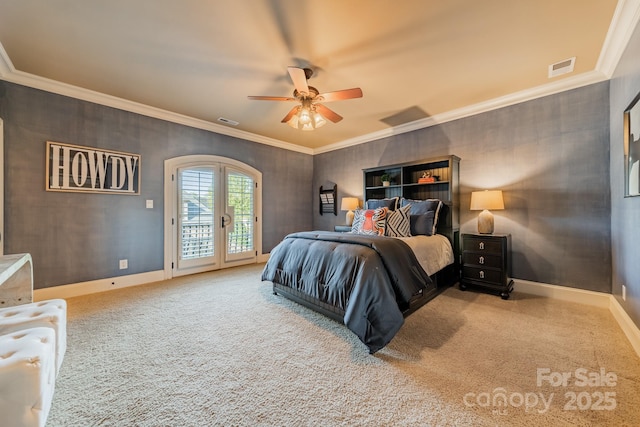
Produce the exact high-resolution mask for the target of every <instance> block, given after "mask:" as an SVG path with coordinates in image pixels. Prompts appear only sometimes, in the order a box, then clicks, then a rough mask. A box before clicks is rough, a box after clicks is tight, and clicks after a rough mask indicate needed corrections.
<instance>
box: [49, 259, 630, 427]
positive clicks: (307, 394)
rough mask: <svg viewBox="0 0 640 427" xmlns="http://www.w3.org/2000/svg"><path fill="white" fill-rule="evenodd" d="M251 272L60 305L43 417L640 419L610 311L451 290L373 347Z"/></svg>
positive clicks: (437, 422)
mask: <svg viewBox="0 0 640 427" xmlns="http://www.w3.org/2000/svg"><path fill="white" fill-rule="evenodd" d="M261 270H262V265H253V266H248V267H239V268H234V269H229V270H224V271H218V272H212V273H205V274H199V275H194V276H190V277H185V278H180V279H174V280H170V281H165V282H159V283H154V284H149V285H144V286H138V287H134V288H126V289H120V290H115V291H111V292H107V293H102V294H94V295H88V296H83V297H77V298H70V299H68V301H67V302H68V307H69V312H68V317H69V320H68V322H69V323H68V349H67V353H66V356H65V359H64V363H63V365H62V369H61V372H60V376H59V377H58V380H57V384H56V392H55V396H54V401H53V407H52V409H51V413H50V415H49V420H48V423H47V426H48V427H54V426H65V427H67V426H82V427H88V426H119V427H120V426H154V427H155V426H217V425H220V426H532V425H551V426H625V425H627V426H638V425H640V363H639V362H640V359H639V358H638V356H637V355H636V354H635V352H634V351H633V349H632V347H631V346H630V344H629V343H628V342H627V340H626V338H625V337H624V335H623V333H622V332H621V330H620V329H619V327H618V326H617V325H616V323H615V321H614V320H613V318H612V316H611V315H610V314H609V312H608V311H607V310H605V309H596V308H591V307H586V306H582V305H578V304H571V303H566V302H560V301H554V300H548V299H543V298H539V297H534V296H529V295H524V294H519V293H517V292H515V293H513V294H512V298H511V299H510V300H507V301H504V300H502V299H500V298H499V297H496V296H494V295H487V294H482V293H475V292H471V291H466V292H462V291H460V290H458V289H456V288H451V289H448V290H446V291H445V292H444V293H443V294H441V295H439V296H438V297H437V298H435V299H434V300H433V301H431V302H430V303H429V304H427V305H426V306H424V307H423V308H421V309H420V310H418V311H417V312H416V313H414V314H413V315H411V316H410V317H409V318H408V319H407V320H406V322H405V324H404V326H403V327H402V329H401V330H400V332H399V333H398V335H397V336H396V337H395V338H394V339H393V341H392V342H391V343H390V344H389V345H388V346H387V347H386V348H384V349H383V350H381V351H380V352H378V353H376V354H375V355H369V354H368V352H367V349H366V347H365V346H364V345H363V344H362V343H361V342H360V341H359V340H358V338H357V337H356V336H355V335H354V334H353V333H351V332H350V331H349V330H348V329H346V328H345V327H344V326H343V325H341V324H339V323H337V322H334V321H332V320H329V319H327V318H325V317H323V316H322V315H319V314H316V313H314V312H312V311H310V310H308V309H306V308H304V307H301V306H299V305H297V304H295V303H293V302H290V301H288V300H286V299H284V298H282V297H280V296H274V295H273V294H272V292H271V284H270V283H267V282H261V281H260V272H261ZM563 373H568V374H565V378H566V383H564V384H563V383H562V378H563V377H562V374H563ZM614 376H615V381H614ZM556 380H557V383H554V381H556ZM552 383H553V384H552Z"/></svg>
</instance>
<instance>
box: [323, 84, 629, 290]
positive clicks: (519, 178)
mask: <svg viewBox="0 0 640 427" xmlns="http://www.w3.org/2000/svg"><path fill="white" fill-rule="evenodd" d="M447 154H454V155H457V156H459V157H460V158H461V161H460V187H461V198H460V202H461V212H460V214H461V215H460V224H461V231H462V232H475V231H477V227H476V224H477V214H478V212H471V211H469V201H470V193H471V191H472V190H476V189H502V190H503V191H504V197H505V210H503V211H496V212H494V214H495V217H496V218H495V222H496V232H498V233H511V234H512V255H513V271H512V276H513V277H515V278H518V279H524V280H530V281H535V282H542V283H548V284H554V285H563V286H569V287H575V288H582V289H588V290H594V291H601V292H610V291H611V249H610V239H611V232H610V195H609V194H610V193H609V191H610V189H609V83H608V82H604V83H599V84H595V85H591V86H587V87H583V88H580V89H576V90H572V91H568V92H564V93H560V94H557V95H553V96H548V97H544V98H540V99H537V100H533V101H529V102H525V103H521V104H518V105H514V106H510V107H506V108H502V109H499V110H495V111H491V112H487V113H483V114H479V115H476V116H473V117H469V118H464V119H460V120H457V121H453V122H449V123H444V124H441V125H436V126H432V127H429V128H425V129H421V130H417V131H413V132H410V133H405V134H401V135H396V136H393V137H389V138H385V139H381V140H378V141H373V142H369V143H366V144H361V145H358V146H354V147H349V148H345V149H341V150H337V151H333V152H329V153H324V154H320V155H316V156H314V159H313V163H314V178H313V183H314V189H316V188H318V187H319V186H320V185H327V184H330V183H337V184H338V199H340V198H342V197H344V196H357V197H359V198H360V199H361V200H362V169H364V168H369V167H374V166H382V165H386V164H394V163H402V162H408V161H413V160H420V159H424V158H429V157H435V156H442V155H447ZM316 191H317V190H316ZM639 201H640V200H639ZM314 203H315V205H314V215H315V216H314V222H313V225H314V228H317V229H332V228H333V226H334V225H335V224H342V223H344V215H345V212H339V215H338V216H337V217H336V216H333V215H329V216H327V215H323V216H320V215H319V214H318V213H317V203H318V202H317V200H314ZM636 253H637V252H636ZM636 277H638V276H636Z"/></svg>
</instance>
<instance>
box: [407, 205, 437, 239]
mask: <svg viewBox="0 0 640 427" xmlns="http://www.w3.org/2000/svg"><path fill="white" fill-rule="evenodd" d="M433 219H434V211H429V212H427V213H424V214H422V215H411V216H409V226H410V230H411V235H412V236H419V235H423V236H433V235H434V234H435V232H436V227H435V224H434V221H433Z"/></svg>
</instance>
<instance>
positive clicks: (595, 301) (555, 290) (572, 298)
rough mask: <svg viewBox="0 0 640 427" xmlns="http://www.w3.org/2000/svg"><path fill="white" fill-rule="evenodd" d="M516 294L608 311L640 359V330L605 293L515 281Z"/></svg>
mask: <svg viewBox="0 0 640 427" xmlns="http://www.w3.org/2000/svg"><path fill="white" fill-rule="evenodd" d="M513 281H514V292H522V293H525V294H530V295H537V296H541V297H546V298H553V299H558V300H562V301H568V302H575V303H578V304H583V305H588V306H591V307H599V308H605V309H608V310H609V312H610V313H611V315H612V316H613V318H614V319H615V320H616V322H617V323H618V326H619V327H620V329H622V332H623V333H624V335H625V336H626V337H627V339H628V340H629V343H630V344H631V347H633V349H634V350H635V352H636V354H637V355H638V356H639V357H640V329H639V328H638V326H637V325H636V324H635V323H634V322H633V320H632V319H631V317H629V315H628V314H627V312H626V311H624V309H623V308H622V306H621V305H620V303H618V300H616V298H615V297H614V296H613V295H611V294H605V293H603V292H594V291H587V290H584V289H577V288H569V287H566V286H554V285H548V284H545V283H538V282H530V281H527V280H521V279H513Z"/></svg>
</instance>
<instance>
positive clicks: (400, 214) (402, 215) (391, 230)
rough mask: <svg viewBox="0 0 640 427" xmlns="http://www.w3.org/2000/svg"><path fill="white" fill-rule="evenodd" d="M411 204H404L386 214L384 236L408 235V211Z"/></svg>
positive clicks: (409, 233) (409, 229)
mask: <svg viewBox="0 0 640 427" xmlns="http://www.w3.org/2000/svg"><path fill="white" fill-rule="evenodd" d="M410 209H411V205H407V206H404V207H402V208H400V209H396V210H395V211H391V212H389V215H387V227H386V228H385V236H389V237H410V236H411V228H410V221H409V212H410Z"/></svg>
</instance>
